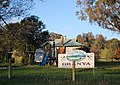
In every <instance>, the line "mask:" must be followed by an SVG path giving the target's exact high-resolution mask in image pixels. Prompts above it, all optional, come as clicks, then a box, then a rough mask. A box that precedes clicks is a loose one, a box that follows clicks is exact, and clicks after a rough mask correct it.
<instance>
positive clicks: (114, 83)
mask: <svg viewBox="0 0 120 85" xmlns="http://www.w3.org/2000/svg"><path fill="white" fill-rule="evenodd" d="M2 67H3V66H2ZM7 71H8V70H7V69H0V85H119V84H120V62H115V63H111V62H106V63H105V62H102V63H101V62H99V63H97V68H95V69H94V70H93V69H76V81H75V82H73V81H72V79H71V78H72V74H71V73H72V70H71V69H59V68H57V67H55V66H45V67H40V66H38V65H34V66H26V67H22V66H19V65H18V66H16V65H15V66H13V67H12V78H11V79H8V78H7ZM93 72H94V75H93Z"/></svg>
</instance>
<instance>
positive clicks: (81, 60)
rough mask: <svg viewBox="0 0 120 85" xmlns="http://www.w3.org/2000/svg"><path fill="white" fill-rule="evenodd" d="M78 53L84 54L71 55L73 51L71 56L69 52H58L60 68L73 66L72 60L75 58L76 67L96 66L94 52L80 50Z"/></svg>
mask: <svg viewBox="0 0 120 85" xmlns="http://www.w3.org/2000/svg"><path fill="white" fill-rule="evenodd" d="M79 52H80V53H79ZM82 53H83V54H82ZM78 54H81V55H83V56H81V57H80V56H79V55H76V56H74V57H71V55H72V53H71V55H70V56H69V53H66V54H58V68H72V61H74V60H75V61H76V62H75V67H76V68H94V53H85V52H83V51H81V50H79V51H78Z"/></svg>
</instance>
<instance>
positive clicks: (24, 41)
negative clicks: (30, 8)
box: [0, 15, 49, 60]
mask: <svg viewBox="0 0 120 85" xmlns="http://www.w3.org/2000/svg"><path fill="white" fill-rule="evenodd" d="M8 26H9V29H8V28H7V27H6V26H4V29H1V30H0V33H1V35H0V45H1V47H0V49H1V50H8V51H9V50H10V49H11V48H12V49H13V50H14V49H20V50H22V51H24V56H26V58H27V56H28V54H25V53H26V52H31V51H33V52H34V51H35V49H37V48H39V47H41V46H42V44H43V43H44V42H46V41H47V40H48V38H49V32H48V30H45V28H46V27H45V24H44V23H43V22H42V21H40V20H39V17H37V16H34V15H33V16H30V17H26V18H24V19H23V20H21V22H17V23H9V24H8ZM43 30H44V31H43ZM26 58H25V57H24V59H25V60H27V59H26ZM29 59H31V58H29ZM32 59H33V58H32Z"/></svg>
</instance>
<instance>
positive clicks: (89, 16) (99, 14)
mask: <svg viewBox="0 0 120 85" xmlns="http://www.w3.org/2000/svg"><path fill="white" fill-rule="evenodd" d="M77 6H78V7H79V8H80V10H78V11H77V12H76V14H77V16H78V18H79V19H80V20H89V22H90V23H95V24H96V23H97V24H98V25H99V26H100V27H102V28H105V29H109V30H113V31H117V32H120V0H77Z"/></svg>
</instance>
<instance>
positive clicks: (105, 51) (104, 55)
mask: <svg viewBox="0 0 120 85" xmlns="http://www.w3.org/2000/svg"><path fill="white" fill-rule="evenodd" d="M100 56H101V58H105V59H107V58H109V49H107V48H104V49H102V50H101V54H100Z"/></svg>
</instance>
